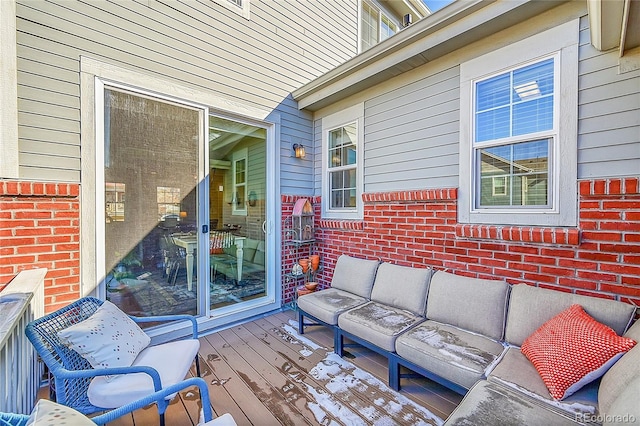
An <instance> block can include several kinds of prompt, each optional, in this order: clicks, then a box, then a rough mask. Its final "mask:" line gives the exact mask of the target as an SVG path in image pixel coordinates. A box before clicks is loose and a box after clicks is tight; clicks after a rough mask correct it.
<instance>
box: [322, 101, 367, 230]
mask: <svg viewBox="0 0 640 426" xmlns="http://www.w3.org/2000/svg"><path fill="white" fill-rule="evenodd" d="M362 115H363V106H362V105H357V106H355V107H351V108H348V109H347V110H344V111H341V112H339V113H336V114H333V115H330V116H327V117H325V118H323V120H322V130H323V134H324V138H323V150H322V152H323V160H322V166H323V179H322V189H323V217H326V218H339V219H360V218H362V176H363V171H362V140H363V136H362Z"/></svg>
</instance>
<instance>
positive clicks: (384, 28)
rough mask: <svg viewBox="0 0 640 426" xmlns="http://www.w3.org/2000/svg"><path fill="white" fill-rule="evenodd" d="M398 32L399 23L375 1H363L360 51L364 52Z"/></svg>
mask: <svg viewBox="0 0 640 426" xmlns="http://www.w3.org/2000/svg"><path fill="white" fill-rule="evenodd" d="M397 32H398V23H397V22H395V21H394V20H393V19H392V18H391V17H390V16H389V15H387V14H385V12H384V11H383V10H382V9H380V8H379V7H378V6H376V5H374V4H373V3H371V2H369V1H367V0H364V1H363V2H362V3H361V19H360V51H361V52H363V51H365V50H367V49H369V48H371V47H373V46H375V45H376V44H378V43H379V42H381V41H382V40H386V39H387V38H389V37H391V36H392V35H394V34H395V33H397Z"/></svg>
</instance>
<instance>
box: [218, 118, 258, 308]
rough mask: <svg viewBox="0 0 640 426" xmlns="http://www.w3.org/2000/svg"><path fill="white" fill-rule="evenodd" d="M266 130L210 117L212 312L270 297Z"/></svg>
mask: <svg viewBox="0 0 640 426" xmlns="http://www.w3.org/2000/svg"><path fill="white" fill-rule="evenodd" d="M266 142H267V131H266V129H265V128H263V127H258V126H255V125H251V124H245V123H241V122H238V121H234V120H228V119H225V118H221V117H216V116H211V117H209V223H210V257H209V260H210V283H211V285H210V289H211V296H210V307H211V309H212V310H215V309H219V308H223V307H225V306H228V305H234V304H238V303H242V302H246V301H249V300H253V299H258V298H261V297H265V296H266V294H267V285H266V283H267V279H266V277H267V275H266V266H267V265H266V247H267V245H266V238H265V237H266V233H265V230H266V229H265V224H266V212H267V204H266V197H265V194H266V147H267V143H266Z"/></svg>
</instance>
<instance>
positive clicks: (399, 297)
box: [371, 263, 432, 316]
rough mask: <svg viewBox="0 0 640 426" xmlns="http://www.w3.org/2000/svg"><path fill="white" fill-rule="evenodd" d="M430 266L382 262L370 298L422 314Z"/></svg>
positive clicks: (429, 276) (429, 278)
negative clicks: (420, 266) (414, 266)
mask: <svg viewBox="0 0 640 426" xmlns="http://www.w3.org/2000/svg"><path fill="white" fill-rule="evenodd" d="M431 274H432V270H431V268H412V267H409V266H400V265H394V264H391V263H383V264H381V265H380V266H379V267H378V272H377V274H376V279H375V282H374V284H373V290H371V300H373V301H374V302H378V303H380V304H383V305H387V306H390V307H393V308H398V309H404V310H406V311H409V312H412V313H413V314H415V315H419V316H424V311H425V308H426V301H427V291H428V290H429V282H430V281H431Z"/></svg>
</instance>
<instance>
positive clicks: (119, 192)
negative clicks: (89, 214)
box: [104, 182, 125, 223]
mask: <svg viewBox="0 0 640 426" xmlns="http://www.w3.org/2000/svg"><path fill="white" fill-rule="evenodd" d="M124 201H125V184H124V183H117V182H105V183H104V207H105V210H106V215H105V218H106V222H107V223H111V222H124Z"/></svg>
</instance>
